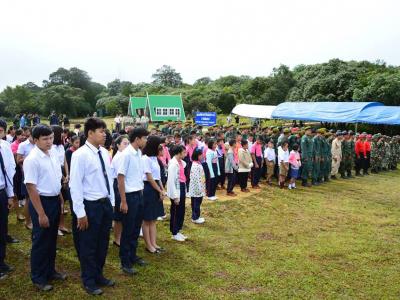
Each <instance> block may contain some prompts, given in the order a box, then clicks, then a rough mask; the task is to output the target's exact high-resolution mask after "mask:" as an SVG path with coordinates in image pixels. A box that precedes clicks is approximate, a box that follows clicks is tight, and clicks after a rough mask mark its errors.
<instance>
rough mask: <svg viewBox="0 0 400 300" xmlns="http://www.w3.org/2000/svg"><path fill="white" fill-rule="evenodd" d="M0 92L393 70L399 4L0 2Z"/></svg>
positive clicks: (399, 47) (399, 35) (398, 48)
mask: <svg viewBox="0 0 400 300" xmlns="http://www.w3.org/2000/svg"><path fill="white" fill-rule="evenodd" d="M0 12H1V17H0V90H2V89H3V88H4V87H6V86H15V85H20V84H24V83H26V82H29V81H32V82H35V83H36V84H38V85H41V83H42V80H44V79H48V76H49V74H50V73H51V72H54V71H56V70H57V69H58V68H59V67H64V68H71V67H77V68H80V69H83V70H85V71H87V72H88V74H89V75H90V77H91V78H92V80H93V81H96V82H99V83H102V84H107V82H110V81H112V80H114V79H116V78H119V79H121V80H129V81H132V82H133V83H138V82H150V81H151V80H152V78H151V75H152V74H153V73H154V72H155V71H156V69H158V68H159V67H161V66H162V65H164V64H165V65H170V66H172V67H173V68H175V69H176V70H177V71H178V72H179V73H181V76H182V78H183V80H184V82H187V83H193V82H194V81H195V80H196V79H198V78H201V77H205V76H208V77H211V78H212V79H217V78H218V77H220V76H226V75H250V76H252V77H255V76H268V75H269V74H270V73H271V72H272V69H273V68H274V67H278V66H279V65H280V64H285V65H288V66H290V67H291V68H292V67H294V66H296V65H299V64H315V63H322V62H326V61H328V60H329V59H332V58H339V59H343V60H369V61H376V60H378V59H380V60H383V61H385V62H386V63H387V64H390V65H400V1H395V0H393V1H389V0H379V1H370V0H363V1H358V0H346V1H342V0H334V1H330V0H318V1H317V0H304V1H301V0H298V1H296V0H281V1H277V0H275V1H269V0H260V1H259V0H246V1H244V0H243V1H237V0H229V1H224V0H202V1H193V0H146V1H136V0H126V1H125V0H113V1H111V0H107V1H103V0H96V1H92V0H79V1H77V0H68V1H59V0H37V1H32V0H30V1H25V0H12V1H9V0H1V1H0Z"/></svg>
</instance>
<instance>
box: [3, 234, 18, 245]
mask: <svg viewBox="0 0 400 300" xmlns="http://www.w3.org/2000/svg"><path fill="white" fill-rule="evenodd" d="M6 241H7V243H8V244H17V243H19V240H17V239H14V238H13V237H12V236H11V235H7V239H6Z"/></svg>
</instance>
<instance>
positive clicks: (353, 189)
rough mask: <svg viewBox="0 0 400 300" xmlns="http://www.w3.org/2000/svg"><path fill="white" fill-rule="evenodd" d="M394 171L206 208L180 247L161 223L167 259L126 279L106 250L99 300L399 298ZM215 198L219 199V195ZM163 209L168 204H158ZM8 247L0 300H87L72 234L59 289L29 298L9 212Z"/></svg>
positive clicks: (24, 262) (25, 252)
mask: <svg viewBox="0 0 400 300" xmlns="http://www.w3.org/2000/svg"><path fill="white" fill-rule="evenodd" d="M399 175H400V171H395V172H388V173H384V174H379V175H373V176H369V177H364V178H356V179H353V180H348V181H347V180H338V181H335V182H332V183H330V184H326V185H322V186H320V187H313V188H300V187H299V188H298V190H296V191H289V190H280V189H278V188H277V187H273V188H270V187H264V188H263V190H262V191H260V192H258V193H256V192H252V193H251V194H249V195H243V194H242V195H240V197H238V198H236V199H229V200H227V199H226V198H225V197H221V198H222V199H221V200H217V202H215V203H211V202H207V201H205V203H204V205H203V216H204V217H205V218H206V223H205V224H204V225H200V226H199V225H194V224H192V223H191V222H189V220H190V215H189V211H190V209H189V206H187V214H186V221H185V227H184V232H185V234H186V235H188V236H189V237H190V240H189V241H187V242H185V243H182V244H178V243H177V242H173V241H172V240H171V238H170V234H169V232H168V222H161V223H159V224H158V231H159V244H160V245H162V246H164V247H165V248H166V249H167V250H168V252H166V253H165V254H162V255H160V256H151V255H149V254H146V253H145V252H144V251H143V248H144V247H143V241H142V240H141V241H140V243H139V254H140V255H141V256H143V257H144V258H145V259H146V260H148V261H149V262H150V265H149V266H148V267H146V268H140V269H139V271H140V274H139V275H138V276H136V277H134V278H128V277H125V276H123V275H122V274H121V272H120V270H119V259H118V252H117V249H116V248H115V247H114V246H112V245H110V251H109V255H108V257H107V263H106V267H105V275H106V276H108V277H111V278H113V279H115V280H116V281H117V285H116V286H115V287H114V288H107V289H105V296H104V297H105V298H106V299H398V298H399V296H400V293H399V290H400V272H399V266H400V255H399V254H400V233H399V223H400V221H399V220H400V205H399V193H400V176H399ZM220 194H221V193H220ZM166 208H169V205H166ZM9 220H10V223H11V224H10V228H9V231H10V233H11V234H12V235H13V236H15V237H18V238H20V239H21V240H22V243H20V244H16V245H11V246H9V247H8V255H7V256H8V257H7V261H8V262H9V263H10V264H11V265H13V266H15V267H16V270H15V271H14V273H12V275H10V277H9V278H8V279H6V280H4V281H1V282H0V286H1V288H0V299H85V298H87V295H86V294H85V292H84V291H83V290H82V288H81V284H80V280H79V264H78V261H77V259H76V257H75V250H74V249H73V246H72V239H71V237H70V236H68V237H62V238H60V239H59V248H60V250H59V251H58V253H57V263H56V264H57V268H58V270H60V271H64V272H67V273H68V275H69V278H68V280H67V281H66V282H65V284H64V285H61V284H59V283H57V284H56V285H55V290H54V291H52V292H50V293H47V294H43V293H39V292H36V290H35V288H34V287H33V286H32V284H31V282H30V279H29V249H30V238H29V233H28V231H27V230H25V229H24V228H23V226H22V225H21V224H16V223H17V221H16V218H15V214H12V215H11V216H10V219H9Z"/></svg>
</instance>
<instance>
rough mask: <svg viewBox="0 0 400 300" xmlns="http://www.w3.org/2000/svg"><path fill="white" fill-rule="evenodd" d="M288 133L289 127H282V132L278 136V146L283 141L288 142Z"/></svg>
mask: <svg viewBox="0 0 400 300" xmlns="http://www.w3.org/2000/svg"><path fill="white" fill-rule="evenodd" d="M289 134H290V129H289V128H285V129H283V134H281V135H280V136H279V138H278V147H279V146H281V145H282V144H283V143H284V142H288V143H289Z"/></svg>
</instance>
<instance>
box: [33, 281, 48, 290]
mask: <svg viewBox="0 0 400 300" xmlns="http://www.w3.org/2000/svg"><path fill="white" fill-rule="evenodd" d="M33 285H34V286H36V287H37V288H38V289H39V290H40V291H42V292H49V291H51V290H52V289H53V286H52V285H51V284H41V283H34V284H33Z"/></svg>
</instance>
